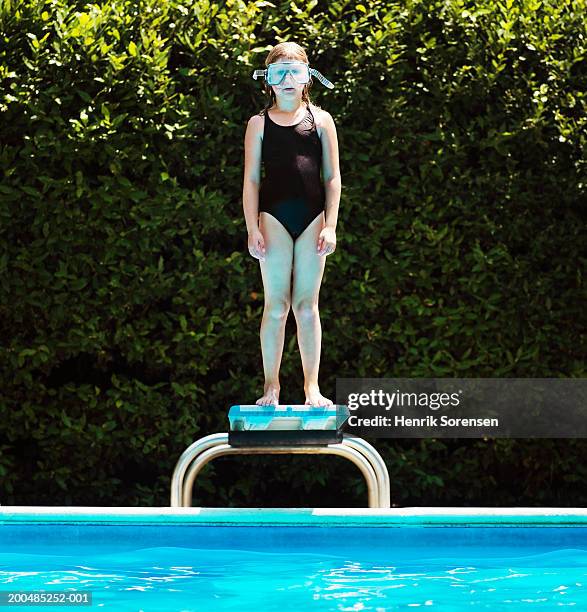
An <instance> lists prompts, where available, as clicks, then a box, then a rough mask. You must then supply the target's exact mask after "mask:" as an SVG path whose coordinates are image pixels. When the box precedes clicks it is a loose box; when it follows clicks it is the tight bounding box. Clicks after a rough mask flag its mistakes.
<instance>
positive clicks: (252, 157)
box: [243, 115, 264, 235]
mask: <svg viewBox="0 0 587 612" xmlns="http://www.w3.org/2000/svg"><path fill="white" fill-rule="evenodd" d="M263 125H264V117H261V116H260V115H254V116H253V117H251V118H250V119H249V122H248V124H247V130H246V132H245V170H244V178H243V210H244V214H245V222H246V224H247V233H248V234H249V235H250V234H251V232H253V231H254V230H255V229H258V228H259V183H260V182H261V145H262V143H263V137H262V135H263Z"/></svg>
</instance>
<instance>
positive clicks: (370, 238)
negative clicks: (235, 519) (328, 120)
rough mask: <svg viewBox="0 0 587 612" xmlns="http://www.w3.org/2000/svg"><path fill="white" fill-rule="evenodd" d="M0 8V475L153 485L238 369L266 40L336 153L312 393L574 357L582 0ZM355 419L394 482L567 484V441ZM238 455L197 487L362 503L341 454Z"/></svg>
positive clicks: (82, 494) (254, 356) (149, 499)
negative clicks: (249, 151)
mask: <svg viewBox="0 0 587 612" xmlns="http://www.w3.org/2000/svg"><path fill="white" fill-rule="evenodd" d="M0 7H1V13H0V32H1V34H0V40H1V44H0V79H1V84H2V94H1V97H0V168H1V169H2V172H3V179H2V182H1V183H0V202H1V204H0V215H1V217H0V248H1V251H0V288H1V293H0V334H1V338H2V349H1V350H0V389H1V390H2V397H1V400H0V401H1V408H2V417H3V418H2V426H1V429H0V450H1V453H2V454H1V457H0V487H1V491H2V493H1V495H2V497H1V499H0V502H1V503H3V504H48V505H51V504H79V505H91V504H96V505H100V504H101V505H167V504H168V499H169V483H170V475H171V472H172V470H173V466H174V464H175V461H176V460H177V458H178V457H179V455H180V454H181V452H182V451H183V449H184V448H185V447H186V446H187V445H189V444H190V443H191V442H192V441H193V440H194V439H196V438H198V437H200V436H203V435H205V434H207V433H211V432H215V431H225V430H226V427H227V419H226V411H227V409H228V407H229V406H230V405H231V404H234V403H253V402H254V401H255V399H256V398H257V397H258V396H259V394H260V392H261V389H262V367H261V354H260V347H259V337H258V333H259V324H260V319H261V313H262V304H263V296H262V285H261V277H260V273H259V271H258V266H257V265H256V262H255V261H254V260H252V259H251V258H250V256H249V255H248V252H247V249H246V231H245V225H244V220H243V215H242V204H241V190H242V164H243V136H244V129H245V126H246V122H247V120H248V118H249V117H250V116H251V115H252V114H254V113H256V112H257V111H258V110H259V109H260V108H261V107H262V105H263V99H262V95H261V93H260V89H259V85H258V83H255V82H254V81H252V80H251V74H252V71H253V69H254V68H256V67H260V66H262V64H263V61H264V58H265V56H266V53H267V50H268V49H269V48H270V47H271V46H272V45H273V44H276V43H277V42H280V41H282V40H296V41H298V42H300V43H301V44H302V45H304V47H306V49H307V50H308V53H309V56H310V61H311V62H312V64H314V65H316V66H317V68H318V69H319V70H320V71H321V72H323V73H324V74H325V75H326V76H327V77H328V78H329V79H331V80H332V81H333V82H334V83H335V85H336V88H335V89H334V90H332V91H328V90H325V89H324V88H320V87H316V88H315V89H313V91H312V96H313V99H315V100H316V101H317V103H318V104H320V105H321V106H322V107H323V108H325V109H327V110H328V111H329V112H330V113H331V114H332V116H333V117H334V119H335V121H336V124H337V128H338V135H339V144H340V159H341V173H342V179H343V193H342V199H341V205H340V214H339V225H338V238H339V248H338V250H337V252H336V253H335V254H334V255H333V256H331V257H329V258H328V265H327V270H326V275H325V280H324V286H323V289H322V292H321V302H320V303H321V317H322V323H323V355H322V361H321V363H322V370H321V384H322V389H323V391H324V392H325V393H326V394H327V395H331V396H332V395H333V392H334V387H335V380H336V377H337V376H340V377H347V376H354V377H359V376H371V377H378V376H381V377H455V376H458V377H487V376H499V377H558V376H563V377H579V376H584V374H585V370H584V360H583V354H582V352H581V350H580V349H581V341H582V340H584V338H583V336H582V335H581V333H582V331H583V329H584V326H583V325H582V324H581V322H583V321H584V318H583V317H584V299H582V298H584V284H583V275H582V268H583V267H584V263H585V259H584V255H583V250H582V248H581V247H582V246H583V245H584V241H585V232H584V227H585V206H584V204H585V201H586V199H585V182H586V181H585V163H586V162H585V156H584V151H585V147H586V144H587V142H586V129H585V125H586V117H587V114H586V113H585V92H584V83H585V82H586V76H587V58H586V55H585V53H586V46H585V45H586V43H585V38H584V35H583V31H584V11H585V3H584V2H583V1H579V0H576V1H568V0H567V1H565V2H562V3H561V2H554V0H548V1H546V2H540V1H538V0H524V1H522V2H513V1H512V0H505V3H502V2H495V1H489V0H485V1H484V2H472V1H464V0H451V1H449V2H446V1H444V0H443V1H442V2H441V1H436V0H433V1H432V2H429V1H423V0H415V1H414V2H410V3H408V4H407V5H406V4H405V3H400V2H397V3H396V2H391V1H389V0H380V1H375V2H372V3H369V4H365V5H363V4H359V3H344V2H333V3H330V2H329V3H325V2H317V1H316V0H313V1H311V2H309V3H307V4H305V5H297V4H295V3H294V2H282V3H277V4H276V3H271V2H266V1H263V0H256V1H254V2H249V3H244V2H242V1H238V0H228V1H226V2H224V3H209V2H207V1H201V0H185V1H184V2H179V1H178V0H169V1H168V2H164V3H163V2H158V1H156V0H145V1H143V2H141V3H139V4H137V3H134V2H130V1H122V0H113V1H112V2H108V3H104V4H103V5H99V4H93V3H89V2H82V1H80V0H78V1H77V2H65V1H64V0H52V1H51V2H38V1H36V0H22V1H19V0H11V1H4V2H0ZM287 334H288V336H287V338H286V347H285V350H284V358H283V365H282V375H281V380H282V389H283V394H282V401H288V402H292V403H301V402H302V401H303V394H302V372H301V368H300V361H299V355H298V353H297V346H296V341H295V324H294V322H293V320H292V319H290V320H289V322H288V326H287ZM376 445H377V447H378V448H379V449H380V450H381V452H382V454H383V455H384V457H385V459H386V461H387V464H388V467H389V470H390V473H391V475H392V496H393V501H394V502H395V503H397V504H412V505H435V504H439V505H446V504H450V505H460V504H463V505H470V504H480V505H560V506H565V505H576V506H581V505H585V504H586V502H587V493H585V491H584V489H581V488H579V487H577V482H584V480H585V474H584V468H582V467H581V461H580V458H581V457H582V455H583V453H584V451H585V444H584V443H583V441H582V440H535V441H531V440H528V441H522V440H517V441H512V440H488V441H485V440H473V441H471V440H466V441H463V440H454V441H450V440H448V441H447V440H444V441H439V440H416V441H414V440H405V441H397V440H396V441H389V440H377V441H376ZM235 461H237V460H234V459H228V458H226V459H221V460H219V461H218V462H217V463H216V462H215V464H214V465H212V466H209V467H208V468H206V470H205V471H204V473H203V474H202V476H201V477H200V478H199V479H198V483H197V486H198V488H197V492H196V498H195V500H194V503H196V504H199V505H223V506H231V505H235V506H239V505H240V506H242V505H249V506H263V505H272V506H279V505H290V506H303V505H331V506H337V505H348V506H352V505H364V503H365V489H364V486H363V483H362V481H361V478H360V475H359V474H358V472H357V471H356V470H355V468H353V467H352V466H347V465H346V464H344V465H343V462H342V460H338V459H324V458H321V459H320V460H317V459H316V458H312V457H296V458H295V459H291V460H287V461H286V460H282V461H281V463H280V461H279V460H276V458H275V457H271V458H267V457H254V458H253V457H251V458H246V459H242V460H240V459H239V460H238V466H239V468H240V469H239V470H237V468H236V467H235V466H236V465H237V463H235ZM247 466H248V467H249V468H250V469H244V468H245V467H247ZM315 466H319V469H314V468H315ZM270 477H271V478H275V480H276V483H275V484H272V486H271V487H270V488H269V485H268V478H270Z"/></svg>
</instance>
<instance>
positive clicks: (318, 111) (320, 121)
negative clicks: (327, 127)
mask: <svg viewBox="0 0 587 612" xmlns="http://www.w3.org/2000/svg"><path fill="white" fill-rule="evenodd" d="M310 110H311V111H312V115H314V121H315V123H316V129H317V130H318V134H319V135H321V132H322V127H323V126H324V123H325V120H326V118H327V117H329V116H330V113H329V112H328V111H325V110H324V109H323V108H320V107H319V106H316V105H315V104H312V103H311V102H310Z"/></svg>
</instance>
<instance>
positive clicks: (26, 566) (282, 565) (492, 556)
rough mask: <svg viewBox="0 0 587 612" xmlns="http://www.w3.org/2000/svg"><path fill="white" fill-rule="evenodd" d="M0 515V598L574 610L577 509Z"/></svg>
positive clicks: (585, 600)
mask: <svg viewBox="0 0 587 612" xmlns="http://www.w3.org/2000/svg"><path fill="white" fill-rule="evenodd" d="M0 522H1V525H0V591H1V592H2V593H3V595H4V596H6V593H7V592H8V591H23V590H34V591H41V590H43V591H90V592H91V593H92V607H97V608H100V609H107V610H125V611H126V610H129V611H130V610H132V611H134V612H136V611H138V610H144V611H145V612H147V611H155V610H156V611H165V612H169V611H171V610H185V611H188V610H190V611H191V610H194V611H196V610H197V611H201V610H212V611H215V610H239V611H242V610H254V609H255V610H261V611H263V612H264V611H273V610H279V611H280V612H281V611H283V610H289V609H291V610H293V609H298V610H299V609H303V608H304V607H311V609H312V610H320V611H322V610H341V611H346V610H374V611H381V610H385V611H387V610H404V609H412V608H415V607H424V608H426V609H435V610H443V611H444V610H450V611H452V610H461V609H469V608H471V607H473V606H475V607H477V608H479V609H487V610H488V609H494V610H514V609H515V610H518V609H523V608H525V607H527V606H529V605H531V606H532V609H539V610H550V609H552V608H554V607H555V606H556V607H557V608H558V607H559V606H572V607H573V608H574V609H576V610H585V609H587V588H586V583H587V511H586V510H584V509H574V508H571V509H569V508H566V509H523V508H522V509H511V508H501V509H499V508H498V509H489V508H471V509H456V508H402V509H397V508H394V509H344V508H343V509H339V508H337V509H323V508H320V509H306V508H304V509H256V508H239V509H221V508H83V507H78V508H64V507H55V508H47V507H42V508H31V507H17V506H4V507H0ZM55 608H56V606H51V607H49V606H38V605H35V606H34V608H33V609H34V610H49V609H52V610H54V609H55ZM58 609H73V608H72V607H70V606H67V607H65V606H64V607H61V606H59V607H58ZM78 609H80V610H83V609H88V607H85V606H80V607H79V608H78Z"/></svg>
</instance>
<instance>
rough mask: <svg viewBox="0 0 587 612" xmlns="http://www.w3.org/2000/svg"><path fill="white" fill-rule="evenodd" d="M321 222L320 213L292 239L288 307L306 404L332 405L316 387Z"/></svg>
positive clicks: (318, 349) (322, 257) (318, 352)
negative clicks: (293, 322) (293, 321)
mask: <svg viewBox="0 0 587 612" xmlns="http://www.w3.org/2000/svg"><path fill="white" fill-rule="evenodd" d="M323 225H324V214H321V215H319V216H318V217H317V218H316V219H314V221H312V223H310V225H309V226H308V227H307V228H306V229H305V230H304V232H303V233H302V235H301V236H299V238H298V239H297V240H296V241H295V244H294V255H293V258H294V263H293V297H292V306H293V311H294V315H295V318H296V321H297V324H298V345H299V347H300V355H301V357H302V367H303V370H304V391H305V393H306V404H309V405H311V406H330V405H332V401H331V400H329V399H328V398H326V397H324V396H323V395H322V394H321V393H320V388H319V386H318V369H319V367H320V348H321V343H322V328H321V326H320V314H319V312H318V294H319V292H320V283H321V282H322V275H323V274H324V264H325V262H326V257H324V256H320V255H318V253H317V249H316V246H317V243H318V236H319V235H320V232H321V230H322V227H323Z"/></svg>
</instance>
